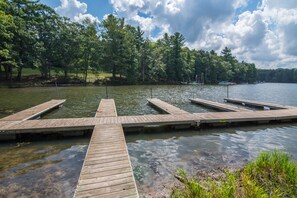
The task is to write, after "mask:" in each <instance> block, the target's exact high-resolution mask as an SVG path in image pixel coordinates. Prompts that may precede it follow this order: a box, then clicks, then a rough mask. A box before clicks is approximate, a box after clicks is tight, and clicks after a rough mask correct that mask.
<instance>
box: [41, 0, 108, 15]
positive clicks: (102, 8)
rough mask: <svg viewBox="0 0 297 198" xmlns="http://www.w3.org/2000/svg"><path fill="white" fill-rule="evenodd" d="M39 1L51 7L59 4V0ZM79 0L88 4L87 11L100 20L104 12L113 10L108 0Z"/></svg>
mask: <svg viewBox="0 0 297 198" xmlns="http://www.w3.org/2000/svg"><path fill="white" fill-rule="evenodd" d="M40 2H41V3H43V4H46V5H48V6H50V7H52V8H56V7H58V6H59V5H61V1H60V0H41V1H40ZM81 2H84V3H86V4H87V5H88V11H87V12H88V13H90V14H92V15H93V16H96V17H98V18H99V19H100V20H102V18H103V16H104V15H105V14H109V13H112V12H113V7H112V5H111V4H110V3H109V2H108V0H81Z"/></svg>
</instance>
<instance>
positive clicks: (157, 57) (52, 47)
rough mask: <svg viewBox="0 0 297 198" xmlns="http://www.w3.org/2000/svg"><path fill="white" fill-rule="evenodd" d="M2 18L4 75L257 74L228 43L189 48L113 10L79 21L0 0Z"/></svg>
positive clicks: (181, 77)
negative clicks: (218, 48) (219, 47)
mask: <svg viewBox="0 0 297 198" xmlns="http://www.w3.org/2000/svg"><path fill="white" fill-rule="evenodd" d="M0 24H1V25H0V32H1V34H0V40H1V43H0V74H2V78H3V79H5V80H7V81H14V80H15V81H21V80H22V74H23V69H24V68H33V69H38V70H39V71H40V74H41V76H42V78H44V79H51V78H52V77H53V73H57V72H58V71H59V72H62V73H63V78H64V79H68V78H69V73H79V74H83V76H84V77H83V80H84V81H87V77H88V74H89V73H90V72H108V73H111V74H112V79H111V80H113V81H118V82H119V83H129V84H136V83H161V82H162V83H163V82H164V83H180V82H191V81H196V82H202V83H209V84H215V83H218V82H220V81H232V82H236V83H242V82H249V83H253V82H255V81H256V80H257V69H256V66H255V64H252V63H246V62H240V61H238V60H237V59H236V57H234V56H233V55H232V52H231V49H229V48H227V47H226V48H224V50H223V51H222V52H221V54H217V53H216V52H214V51H210V52H208V51H204V50H196V49H189V48H188V47H186V46H185V38H184V37H183V35H182V34H180V33H178V32H176V33H174V34H172V35H170V34H168V33H165V34H164V36H163V37H162V38H160V39H158V40H157V41H152V40H150V39H149V38H148V37H145V36H144V32H143V31H142V30H141V28H140V27H133V26H131V25H129V24H127V23H125V19H124V18H117V17H115V16H113V15H109V16H108V17H107V18H106V19H105V20H103V21H102V22H100V23H96V22H92V21H90V20H89V19H86V20H84V21H83V22H82V23H77V22H73V21H71V20H70V19H68V18H65V17H61V16H59V15H57V14H56V12H55V11H54V10H53V9H52V8H50V7H48V6H46V5H43V4H41V3H38V2H36V1H32V0H0ZM14 72H17V75H16V77H15V78H14V77H13V73H14Z"/></svg>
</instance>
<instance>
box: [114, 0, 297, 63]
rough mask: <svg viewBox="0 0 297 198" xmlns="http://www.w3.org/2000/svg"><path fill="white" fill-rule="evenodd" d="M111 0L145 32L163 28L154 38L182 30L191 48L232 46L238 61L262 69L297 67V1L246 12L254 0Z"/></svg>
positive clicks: (264, 3) (264, 1)
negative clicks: (246, 7) (246, 8)
mask: <svg viewBox="0 0 297 198" xmlns="http://www.w3.org/2000/svg"><path fill="white" fill-rule="evenodd" d="M109 1H110V3H111V4H112V5H113V7H114V9H115V11H116V12H117V14H118V16H120V17H125V18H126V19H127V22H128V23H130V24H132V25H139V26H140V27H141V28H142V29H143V30H144V31H145V32H146V35H150V36H152V32H153V31H154V29H156V28H158V29H160V33H159V34H157V35H153V36H154V37H155V39H156V38H160V37H161V36H162V35H163V34H164V33H165V32H169V33H173V32H177V31H178V32H181V33H182V34H183V35H184V36H185V38H186V44H187V45H188V46H189V47H191V48H197V49H201V48H202V49H206V50H212V49H214V50H215V51H217V52H218V53H220V51H221V50H222V49H223V48H224V47H225V46H228V47H229V48H231V49H232V52H233V54H234V55H236V56H237V57H238V58H239V59H240V60H245V61H249V62H255V63H256V64H257V66H258V67H260V68H264V67H266V68H276V67H296V66H297V64H296V62H297V37H296V32H297V1H296V0H283V1H281V0H261V1H260V2H259V4H258V7H257V8H255V10H250V11H245V12H242V13H240V10H244V9H243V8H245V6H248V5H249V4H250V3H254V2H253V1H254V0H229V1H225V0H207V1H206V0H109ZM248 7H249V6H248ZM249 9H250V8H249ZM238 12H239V13H240V14H239V15H238V16H236V15H235V14H237V13H238ZM140 13H144V14H145V15H147V16H143V15H142V14H140Z"/></svg>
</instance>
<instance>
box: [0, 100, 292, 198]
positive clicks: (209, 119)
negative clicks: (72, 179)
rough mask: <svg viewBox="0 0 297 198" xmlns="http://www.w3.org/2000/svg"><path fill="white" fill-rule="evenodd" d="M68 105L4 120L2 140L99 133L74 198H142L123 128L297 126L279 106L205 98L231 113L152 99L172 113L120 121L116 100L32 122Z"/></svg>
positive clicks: (93, 139)
mask: <svg viewBox="0 0 297 198" xmlns="http://www.w3.org/2000/svg"><path fill="white" fill-rule="evenodd" d="M64 101H65V100H59V101H57V100H56V101H49V102H47V103H43V104H41V105H37V106H35V107H33V108H30V109H28V110H24V111H22V112H19V113H16V114H13V115H12V116H8V117H5V118H2V119H0V138H1V137H3V136H5V135H15V134H21V133H44V132H45V133H54V132H61V131H62V132H64V133H69V134H70V135H71V134H72V133H73V132H74V131H78V130H86V129H87V130H93V134H92V137H91V141H90V144H89V147H88V151H87V154H86V157H85V161H84V164H83V167H82V171H81V174H80V178H79V181H78V185H77V188H76V191H75V195H74V197H93V196H94V197H139V195H138V192H137V187H136V184H135V179H134V176H133V170H132V167H131V162H130V159H129V154H128V150H127V146H126V141H125V136H124V131H123V127H124V128H130V127H131V128H133V127H145V126H150V125H166V126H168V125H169V126H171V125H173V126H176V125H188V126H189V127H190V126H192V127H199V126H201V125H203V124H206V125H215V126H219V125H222V124H223V125H225V124H234V123H235V124H236V123H243V122H249V123H263V122H264V123H267V122H270V121H278V122H281V121H297V108H296V107H288V106H285V107H286V108H279V106H276V105H274V104H273V108H274V109H275V108H276V109H277V110H269V111H250V110H246V109H244V108H237V107H232V108H231V107H230V105H226V104H221V103H214V102H211V101H207V102H205V100H202V99H199V102H200V103H201V102H202V101H203V105H208V106H211V105H212V106H213V107H215V108H216V109H219V108H224V109H225V110H224V111H228V112H211V113H189V112H186V111H184V110H182V109H180V108H178V107H175V106H173V105H171V104H168V103H166V102H164V101H161V100H159V99H152V100H149V102H150V103H151V104H153V105H154V106H156V107H157V108H159V109H162V110H163V111H165V112H167V113H168V114H164V115H139V116H118V115H117V110H116V106H115V102H114V100H112V99H109V100H108V99H102V100H101V102H100V105H99V107H98V109H97V111H96V114H95V117H88V118H63V119H41V120H29V119H32V118H34V117H37V116H38V115H40V114H41V113H44V112H46V111H48V110H50V109H52V108H54V107H57V106H59V105H61V104H63V102H64ZM229 101H231V100H229ZM239 101H240V102H243V101H244V102H246V101H247V100H239V99H238V100H237V103H239ZM255 104H257V105H260V104H261V105H262V106H271V104H270V105H267V103H260V102H255V101H253V105H255ZM251 105H252V104H251ZM281 106H282V105H281ZM271 107H272V106H271ZM282 107H283V106H282ZM273 108H272V109H273ZM220 110H222V109H220Z"/></svg>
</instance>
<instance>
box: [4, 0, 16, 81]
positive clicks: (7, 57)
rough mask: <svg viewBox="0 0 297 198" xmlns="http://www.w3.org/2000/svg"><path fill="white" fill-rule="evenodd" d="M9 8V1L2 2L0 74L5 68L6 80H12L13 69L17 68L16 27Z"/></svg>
mask: <svg viewBox="0 0 297 198" xmlns="http://www.w3.org/2000/svg"><path fill="white" fill-rule="evenodd" d="M8 6H9V5H8V1H6V0H2V1H0V24H1V25H0V32H1V34H0V40H1V42H0V72H1V70H2V67H3V68H4V72H5V80H11V79H12V69H13V67H16V62H15V60H14V59H13V57H12V56H13V54H12V44H13V43H12V39H13V36H14V34H13V29H14V28H16V27H15V24H14V20H13V16H12V15H11V14H9V11H8V9H9V7H8Z"/></svg>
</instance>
